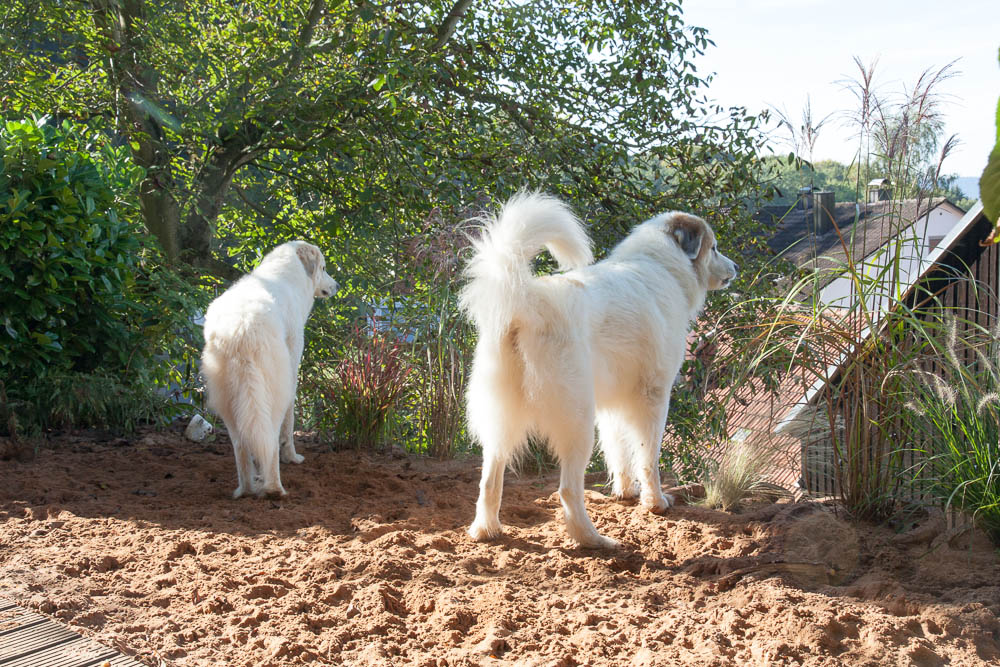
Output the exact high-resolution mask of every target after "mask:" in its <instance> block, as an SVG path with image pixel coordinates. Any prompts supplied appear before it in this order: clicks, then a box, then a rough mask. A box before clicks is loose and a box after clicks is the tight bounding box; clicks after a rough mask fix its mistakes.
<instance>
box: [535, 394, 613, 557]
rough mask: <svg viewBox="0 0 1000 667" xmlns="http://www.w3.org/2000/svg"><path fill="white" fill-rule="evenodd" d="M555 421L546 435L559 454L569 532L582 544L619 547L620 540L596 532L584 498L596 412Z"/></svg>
mask: <svg viewBox="0 0 1000 667" xmlns="http://www.w3.org/2000/svg"><path fill="white" fill-rule="evenodd" d="M553 421H554V423H555V424H556V426H555V427H554V428H551V429H550V430H549V432H548V433H547V434H546V435H547V436H548V438H549V447H550V448H551V449H552V452H553V453H554V454H555V455H556V456H558V457H559V468H560V470H559V499H560V500H561V501H562V507H563V516H564V519H565V521H566V530H567V532H569V536H570V537H571V538H573V540H574V541H576V542H577V543H578V544H579V545H580V546H582V547H587V548H591V549H611V548H614V547H617V546H618V542H616V541H615V540H613V539H611V538H609V537H604V536H603V535H601V534H600V533H598V532H597V529H596V528H595V527H594V524H593V522H591V520H590V516H589V515H588V514H587V508H586V506H585V505H584V502H583V500H584V496H583V476H584V473H586V472H587V464H588V463H589V462H590V455H591V453H592V452H593V451H594V427H593V424H594V418H593V413H591V414H590V415H589V418H588V416H580V415H576V416H575V418H573V417H570V418H566V419H557V420H553Z"/></svg>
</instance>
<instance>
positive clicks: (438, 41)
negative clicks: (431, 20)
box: [430, 0, 472, 52]
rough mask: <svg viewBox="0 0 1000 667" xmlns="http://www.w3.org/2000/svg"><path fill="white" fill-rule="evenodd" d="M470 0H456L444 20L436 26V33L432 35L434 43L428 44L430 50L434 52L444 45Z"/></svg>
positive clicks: (463, 14) (466, 9)
mask: <svg viewBox="0 0 1000 667" xmlns="http://www.w3.org/2000/svg"><path fill="white" fill-rule="evenodd" d="M471 4H472V0H458V2H456V3H455V5H454V6H453V7H452V8H451V11H450V12H448V16H446V17H445V18H444V22H443V23H442V24H441V25H440V26H439V27H438V29H437V34H435V35H434V43H433V44H431V46H430V51H431V52H434V51H437V50H438V49H440V48H441V47H442V46H444V45H445V44H446V43H447V42H448V40H449V39H451V36H452V35H453V34H454V33H455V28H456V27H458V22H459V21H460V20H461V19H462V17H463V16H465V12H467V11H468V9H469V5H471Z"/></svg>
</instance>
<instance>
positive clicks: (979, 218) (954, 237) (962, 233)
mask: <svg viewBox="0 0 1000 667" xmlns="http://www.w3.org/2000/svg"><path fill="white" fill-rule="evenodd" d="M956 208H957V207H956ZM984 221H986V216H985V214H984V213H983V202H982V200H980V201H978V202H976V204H975V206H973V207H972V208H971V209H969V211H968V212H966V213H965V215H964V216H963V217H962V219H961V220H960V221H959V222H958V224H956V225H955V226H954V227H952V229H951V231H950V232H948V234H947V236H945V237H944V239H942V240H941V242H940V243H938V245H937V246H936V247H935V248H934V249H933V250H932V251H931V252H930V254H929V255H928V256H927V257H926V258H924V261H923V265H922V267H921V269H920V274H919V275H918V276H917V277H916V279H915V280H914V281H913V283H912V284H911V285H910V286H909V289H908V290H907V292H906V293H905V295H904V296H903V300H908V299H911V298H913V296H914V294H915V290H916V287H917V285H918V284H919V283H921V282H922V281H924V280H926V279H927V278H928V275H929V274H930V273H931V272H932V271H934V270H936V269H940V268H942V267H943V266H944V264H945V263H946V262H948V261H949V260H948V258H949V257H950V256H953V255H956V254H957V248H958V246H959V245H961V244H962V243H963V242H965V243H966V245H971V244H974V245H976V246H978V245H980V242H981V241H982V239H985V238H986V235H985V233H981V235H980V236H979V237H978V238H968V239H967V238H966V237H968V236H970V233H972V236H975V234H974V230H976V228H977V227H980V228H983V227H989V225H988V224H987V225H985V226H984V225H983V224H982V223H983V222H984ZM871 334H872V331H871V329H866V330H864V331H863V332H861V335H862V336H863V337H864V338H867V337H868V336H871ZM845 360H846V358H845V357H844V355H841V358H840V359H839V360H837V361H835V362H834V363H832V364H831V366H830V369H829V370H828V371H827V373H826V375H825V376H824V377H823V378H818V379H816V380H815V382H814V383H813V385H812V386H811V387H810V388H809V390H808V391H807V392H805V395H804V396H802V397H801V398H800V399H799V401H798V403H797V404H796V405H795V406H794V407H793V408H792V410H791V411H790V412H789V413H788V415H787V416H786V417H785V418H784V419H783V420H782V421H781V423H779V424H778V425H777V427H776V428H775V433H776V434H778V435H785V434H787V433H788V430H789V428H790V427H792V425H793V424H794V422H795V421H796V420H797V419H798V418H799V417H800V415H801V413H802V412H803V411H804V410H807V409H808V407H809V406H810V405H811V404H812V403H813V401H814V400H815V399H816V397H817V396H818V395H819V393H820V392H821V391H822V389H823V387H824V386H825V385H826V382H827V379H834V378H835V376H836V375H837V374H838V371H839V368H840V367H841V366H842V365H843V363H844V361H845Z"/></svg>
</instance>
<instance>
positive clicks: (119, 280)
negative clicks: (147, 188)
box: [0, 120, 140, 385]
mask: <svg viewBox="0 0 1000 667" xmlns="http://www.w3.org/2000/svg"><path fill="white" fill-rule="evenodd" d="M0 150H2V151H3V164H2V168H0V312H2V313H3V326H4V332H3V339H4V344H3V345H2V346H0V372H2V373H3V374H4V375H5V376H6V377H7V378H9V382H10V385H14V384H17V383H24V382H29V381H37V380H39V379H41V378H44V377H46V376H48V375H52V374H60V373H67V372H84V373H89V372H92V371H94V370H96V369H98V368H102V367H114V368H121V367H126V366H128V364H129V360H130V358H131V357H132V354H133V351H134V349H135V347H136V343H137V340H138V335H137V334H136V333H135V332H134V331H131V330H130V329H129V328H128V327H127V326H125V324H124V321H125V320H126V318H127V310H128V307H129V302H128V292H129V289H130V287H131V284H132V283H133V281H134V273H135V262H136V257H137V253H138V250H139V247H140V239H139V235H138V234H136V233H135V232H134V231H133V230H132V229H131V228H130V226H129V224H128V222H127V221H126V220H124V219H123V218H122V217H120V216H119V214H118V211H117V209H118V208H119V207H120V201H119V200H118V195H119V193H120V192H122V191H124V190H127V189H128V187H130V186H131V185H132V184H134V183H136V182H137V181H138V178H139V176H140V173H139V171H138V170H136V169H134V168H132V167H130V166H128V164H127V163H126V162H125V160H124V159H122V156H121V153H120V152H119V151H116V150H115V149H113V148H105V149H104V150H103V156H104V157H106V158H108V164H109V166H108V167H107V168H106V169H104V170H103V171H102V168H101V167H102V166H103V165H100V164H99V162H98V161H97V160H95V156H94V155H93V152H94V151H95V149H94V147H93V146H92V145H90V144H89V143H88V138H87V136H86V132H85V131H81V130H79V129H78V128H74V127H73V126H71V125H70V124H69V123H68V122H66V123H63V124H62V125H60V126H54V125H52V124H48V123H42V122H35V121H31V120H28V121H8V122H6V123H5V124H3V126H2V127H0Z"/></svg>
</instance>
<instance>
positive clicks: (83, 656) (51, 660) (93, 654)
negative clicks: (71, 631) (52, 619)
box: [0, 635, 118, 667]
mask: <svg viewBox="0 0 1000 667" xmlns="http://www.w3.org/2000/svg"><path fill="white" fill-rule="evenodd" d="M116 655H118V653H117V652H116V651H112V650H111V649H109V648H105V647H103V646H101V645H100V644H98V643H97V642H95V641H91V640H89V639H84V638H83V637H81V636H79V635H75V636H74V638H73V639H70V641H68V642H64V643H61V644H58V645H56V646H51V647H49V648H47V649H44V650H42V651H36V652H34V653H31V654H30V655H26V656H23V657H21V658H18V659H16V660H12V661H9V662H6V661H2V660H0V665H3V667H70V666H72V667H83V666H84V665H93V664H95V663H96V664H98V665H100V664H101V662H102V661H104V660H108V659H110V658H113V657H114V656H116Z"/></svg>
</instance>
